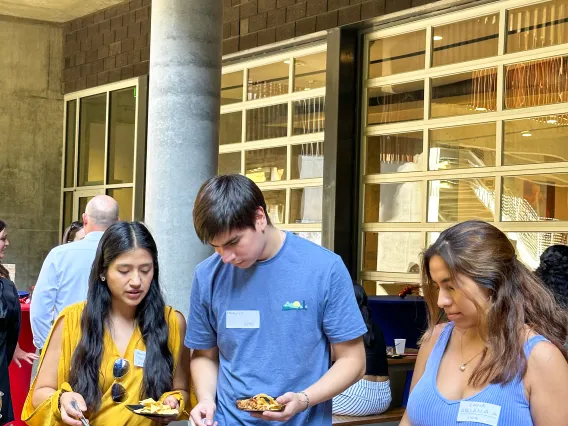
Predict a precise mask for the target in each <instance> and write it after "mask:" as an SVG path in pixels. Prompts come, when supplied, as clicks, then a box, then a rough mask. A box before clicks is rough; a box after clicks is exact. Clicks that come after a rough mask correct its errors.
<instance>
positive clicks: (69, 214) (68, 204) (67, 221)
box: [61, 191, 73, 238]
mask: <svg viewBox="0 0 568 426" xmlns="http://www.w3.org/2000/svg"><path fill="white" fill-rule="evenodd" d="M71 222H73V192H72V191H65V192H64V193H63V223H62V224H61V226H62V228H61V237H62V238H63V233H64V232H65V229H67V227H68V226H69V225H71Z"/></svg>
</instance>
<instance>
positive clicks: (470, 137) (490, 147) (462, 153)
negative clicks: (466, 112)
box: [429, 123, 497, 170]
mask: <svg viewBox="0 0 568 426" xmlns="http://www.w3.org/2000/svg"><path fill="white" fill-rule="evenodd" d="M496 145H497V144H496V128H495V123H484V124H474V125H471V126H461V127H447V128H444V129H432V130H430V156H429V162H430V164H429V170H446V169H463V168H469V167H486V166H494V165H495V150H496V148H497V146H496Z"/></svg>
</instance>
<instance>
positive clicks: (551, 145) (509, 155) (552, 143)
mask: <svg viewBox="0 0 568 426" xmlns="http://www.w3.org/2000/svg"><path fill="white" fill-rule="evenodd" d="M504 132H505V142H504V147H503V163H504V164H505V165H506V166H510V165H516V164H538V163H556V162H563V161H568V143H566V140H567V138H568V114H555V115H545V116H541V117H531V118H523V119H521V120H508V121H505V130H504Z"/></svg>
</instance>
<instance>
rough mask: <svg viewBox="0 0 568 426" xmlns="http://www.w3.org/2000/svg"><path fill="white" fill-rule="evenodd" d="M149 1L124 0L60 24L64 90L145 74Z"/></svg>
mask: <svg viewBox="0 0 568 426" xmlns="http://www.w3.org/2000/svg"><path fill="white" fill-rule="evenodd" d="M150 3H151V0H131V1H127V2H124V3H120V4H118V5H116V6H113V7H110V8H108V9H104V10H101V11H99V12H96V13H93V14H91V15H87V16H84V17H82V18H78V19H75V20H73V21H70V22H67V23H66V24H65V25H64V30H63V40H64V45H63V57H64V64H63V92H64V93H70V92H74V91H77V90H83V89H87V88H89V87H95V86H99V85H101V84H107V83H112V82H114V81H119V80H124V79H128V78H131V77H136V76H140V75H144V74H147V73H148V64H149V61H150V15H151V6H150Z"/></svg>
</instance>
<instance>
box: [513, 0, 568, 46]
mask: <svg viewBox="0 0 568 426" xmlns="http://www.w3.org/2000/svg"><path fill="white" fill-rule="evenodd" d="M566 42H568V1H567V0H554V1H547V2H542V3H538V4H534V5H530V6H526V7H520V8H517V9H512V10H509V11H508V12H507V53H513V52H525V51H527V50H532V49H538V48H541V47H547V46H555V45H557V44H562V43H566Z"/></svg>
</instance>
